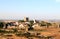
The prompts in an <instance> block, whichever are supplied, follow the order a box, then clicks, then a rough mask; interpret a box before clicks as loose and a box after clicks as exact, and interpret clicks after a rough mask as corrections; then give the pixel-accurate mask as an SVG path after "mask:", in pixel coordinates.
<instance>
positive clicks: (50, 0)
mask: <svg viewBox="0 0 60 39" xmlns="http://www.w3.org/2000/svg"><path fill="white" fill-rule="evenodd" d="M24 16H26V17H29V18H30V19H60V0H0V19H22V18H23V17H24Z"/></svg>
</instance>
